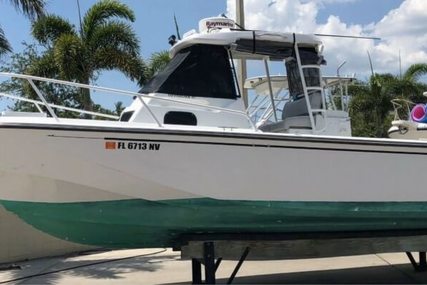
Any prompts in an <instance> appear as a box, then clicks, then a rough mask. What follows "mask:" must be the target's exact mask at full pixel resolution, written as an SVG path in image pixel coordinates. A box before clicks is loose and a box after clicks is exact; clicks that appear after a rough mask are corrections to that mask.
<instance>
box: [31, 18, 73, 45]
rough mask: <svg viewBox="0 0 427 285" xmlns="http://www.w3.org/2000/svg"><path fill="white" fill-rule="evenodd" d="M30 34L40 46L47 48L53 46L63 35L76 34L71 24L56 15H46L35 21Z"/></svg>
mask: <svg viewBox="0 0 427 285" xmlns="http://www.w3.org/2000/svg"><path fill="white" fill-rule="evenodd" d="M31 33H32V35H33V37H34V38H35V39H36V40H37V41H39V42H40V43H41V44H42V45H49V46H53V45H54V43H55V41H56V40H57V39H58V38H59V37H60V36H61V35H63V34H76V32H75V30H74V26H73V25H72V24H71V23H69V22H68V21H67V20H65V19H63V18H61V17H59V16H56V15H48V16H46V17H43V18H40V19H38V20H37V21H35V22H34V23H33V25H32V28H31Z"/></svg>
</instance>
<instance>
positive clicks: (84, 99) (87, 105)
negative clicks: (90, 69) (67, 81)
mask: <svg viewBox="0 0 427 285" xmlns="http://www.w3.org/2000/svg"><path fill="white" fill-rule="evenodd" d="M82 83H83V84H87V85H88V84H89V83H90V80H89V79H86V80H83V81H82ZM80 104H81V105H82V107H83V110H85V111H91V112H92V111H93V103H92V99H91V98H90V90H89V89H87V88H80ZM83 117H84V118H85V119H92V116H91V115H88V114H83Z"/></svg>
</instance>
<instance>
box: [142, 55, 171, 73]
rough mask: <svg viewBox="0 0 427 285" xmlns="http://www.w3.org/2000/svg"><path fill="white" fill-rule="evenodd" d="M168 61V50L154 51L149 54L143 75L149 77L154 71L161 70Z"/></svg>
mask: <svg viewBox="0 0 427 285" xmlns="http://www.w3.org/2000/svg"><path fill="white" fill-rule="evenodd" d="M169 61H170V56H169V52H168V51H160V52H155V53H153V54H152V55H151V57H150V60H149V62H148V66H147V69H146V73H145V77H146V79H150V78H151V77H153V76H154V75H155V74H156V73H158V72H160V71H162V70H163V69H164V68H165V67H166V65H167V64H168V63H169Z"/></svg>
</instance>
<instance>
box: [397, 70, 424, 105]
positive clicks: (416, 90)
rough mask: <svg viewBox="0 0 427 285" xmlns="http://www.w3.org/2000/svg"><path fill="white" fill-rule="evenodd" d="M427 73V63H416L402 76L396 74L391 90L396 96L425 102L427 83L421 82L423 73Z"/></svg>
mask: <svg viewBox="0 0 427 285" xmlns="http://www.w3.org/2000/svg"><path fill="white" fill-rule="evenodd" d="M426 74H427V64H426V63H416V64H413V65H411V66H409V68H408V69H407V70H406V71H405V73H404V74H403V75H402V76H396V77H395V79H394V81H393V82H391V84H390V89H391V90H390V92H391V93H393V95H394V96H396V97H401V98H404V99H408V100H411V101H414V102H424V101H425V97H423V96H422V93H423V92H424V91H427V90H426V85H425V84H424V83H421V82H419V80H420V78H421V77H422V76H423V75H426Z"/></svg>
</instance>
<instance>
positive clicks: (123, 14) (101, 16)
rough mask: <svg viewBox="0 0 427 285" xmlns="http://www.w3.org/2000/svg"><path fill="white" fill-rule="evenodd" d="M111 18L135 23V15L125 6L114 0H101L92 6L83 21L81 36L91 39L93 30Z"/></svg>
mask: <svg viewBox="0 0 427 285" xmlns="http://www.w3.org/2000/svg"><path fill="white" fill-rule="evenodd" d="M113 18H120V19H124V20H128V21H131V22H134V21H135V14H134V12H133V11H132V9H130V8H129V7H128V6H127V5H125V4H123V3H120V2H119V1H116V0H102V1H100V2H98V3H96V4H95V5H93V6H92V7H91V8H90V9H89V10H88V11H87V13H86V15H85V16H84V19H83V34H84V35H85V37H86V38H89V39H90V38H91V36H92V33H93V32H94V29H95V28H96V27H97V26H99V25H102V24H104V23H106V22H107V21H109V20H112V19H113Z"/></svg>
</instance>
